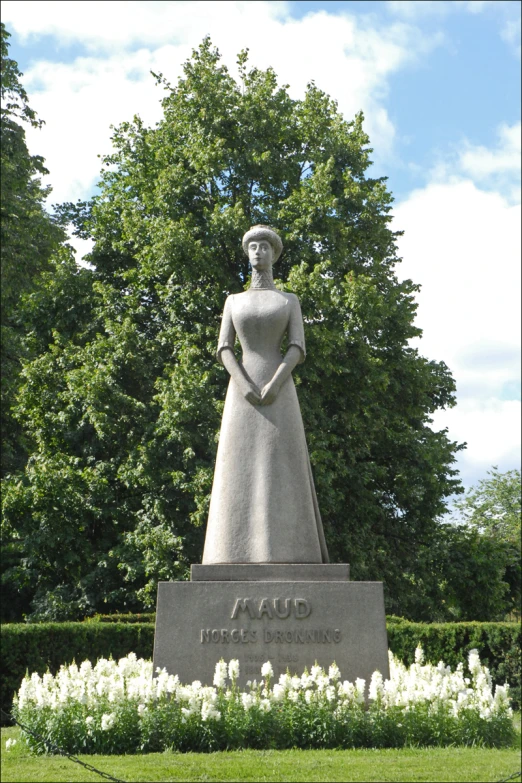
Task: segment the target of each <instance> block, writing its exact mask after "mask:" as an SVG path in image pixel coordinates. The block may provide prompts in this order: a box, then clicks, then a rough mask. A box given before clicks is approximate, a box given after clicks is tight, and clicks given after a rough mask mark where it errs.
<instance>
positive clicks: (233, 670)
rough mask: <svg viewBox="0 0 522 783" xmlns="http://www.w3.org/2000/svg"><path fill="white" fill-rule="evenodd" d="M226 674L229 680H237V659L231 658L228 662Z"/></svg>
mask: <svg viewBox="0 0 522 783" xmlns="http://www.w3.org/2000/svg"><path fill="white" fill-rule="evenodd" d="M228 676H229V677H230V679H231V680H237V678H238V677H239V661H238V660H237V658H232V660H231V661H229V663H228Z"/></svg>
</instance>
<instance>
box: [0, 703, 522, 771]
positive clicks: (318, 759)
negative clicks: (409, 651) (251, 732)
mask: <svg viewBox="0 0 522 783" xmlns="http://www.w3.org/2000/svg"><path fill="white" fill-rule="evenodd" d="M518 720H520V718H518ZM9 737H12V738H14V739H18V740H19V738H20V731H19V729H18V728H7V729H2V770H1V779H2V781H3V783H7V781H19V782H20V783H26V782H27V783H32V782H33V781H53V782H54V781H57V782H58V781H59V782H61V781H64V783H72V781H95V780H97V781H101V780H102V779H103V778H101V777H100V776H99V775H96V774H95V773H94V772H89V771H87V770H86V769H84V768H83V767H80V765H79V764H74V763H73V762H72V761H70V760H69V759H67V758H64V757H61V756H32V755H31V754H30V753H29V751H28V750H27V749H26V748H25V746H24V745H22V744H21V743H20V742H19V743H18V744H17V745H15V747H14V748H12V749H11V750H10V751H9V752H6V750H5V741H6V740H7V739H8V738H9ZM81 758H83V760H84V761H86V762H87V763H89V764H92V765H93V766H94V767H97V768H98V769H100V770H102V771H103V772H108V773H109V774H111V775H113V776H114V777H117V778H120V779H121V780H124V781H171V780H172V781H174V780H179V781H196V780H199V781H214V780H216V781H218V780H223V781H226V780H230V781H323V780H324V781H357V780H359V781H404V782H405V783H406V781H436V782H437V783H438V782H439V781H441V783H442V781H498V780H502V779H503V778H506V777H508V776H509V775H512V774H513V773H514V772H517V771H518V770H520V736H519V737H518V742H517V746H514V747H513V748H508V749H504V750H491V749H488V748H430V749H426V750H425V749H422V748H421V749H413V750H339V751H336V750H306V751H303V750H286V751H276V750H269V751H254V750H245V751H234V752H230V753H184V754H181V753H169V752H166V753H150V754H148V755H144V756H82V757H81ZM516 781H520V776H519V777H517V778H514V779H513V783H516Z"/></svg>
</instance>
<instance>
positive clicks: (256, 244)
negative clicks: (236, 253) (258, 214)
mask: <svg viewBox="0 0 522 783" xmlns="http://www.w3.org/2000/svg"><path fill="white" fill-rule="evenodd" d="M242 244H243V250H244V251H245V253H246V255H247V256H248V259H249V261H250V263H251V265H252V268H253V269H258V270H262V269H268V268H269V267H271V266H272V264H275V262H276V261H277V259H278V258H279V256H280V255H281V253H282V252H283V243H282V242H281V237H280V236H279V234H277V233H276V232H275V231H274V229H273V228H270V226H261V225H259V226H253V227H252V228H251V229H250V230H249V231H247V232H246V234H245V236H244V237H243V243H242Z"/></svg>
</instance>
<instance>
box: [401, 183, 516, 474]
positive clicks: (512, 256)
mask: <svg viewBox="0 0 522 783" xmlns="http://www.w3.org/2000/svg"><path fill="white" fill-rule="evenodd" d="M394 215H395V218H394V222H393V227H394V228H395V229H403V230H405V234H404V236H403V237H401V238H400V239H399V241H398V244H399V255H400V256H402V258H403V262H402V263H401V264H400V265H399V267H398V270H397V271H398V274H399V276H400V277H401V279H404V278H411V279H412V280H413V281H414V282H416V283H420V284H421V285H422V289H421V291H420V292H419V293H418V294H417V297H416V298H417V302H418V305H419V309H418V313H417V320H416V323H417V325H418V326H419V327H420V328H422V329H423V332H424V334H423V337H422V339H420V340H415V341H414V344H415V345H416V347H418V349H419V351H420V352H421V353H422V354H423V355H424V356H426V357H427V358H429V359H433V360H438V361H440V360H442V361H444V362H446V364H447V365H448V366H449V368H450V370H451V372H452V374H453V377H454V378H455V380H456V383H457V400H458V403H457V406H456V407H455V408H453V409H451V410H448V411H438V412H437V414H436V416H435V420H434V426H435V427H436V428H437V429H439V428H443V427H448V428H449V436H450V438H451V439H452V440H458V441H460V442H462V441H467V443H468V448H467V450H466V451H465V452H464V453H463V454H461V456H460V457H459V468H460V470H461V473H462V476H463V478H464V480H465V481H466V482H468V483H473V482H474V481H476V480H478V478H481V477H482V476H483V475H485V471H486V469H487V468H488V467H491V465H494V464H498V465H499V466H501V468H502V469H508V468H510V467H515V466H518V465H519V464H520V401H519V400H515V399H511V400H509V399H502V398H503V397H505V396H506V394H507V391H506V390H514V389H515V388H516V386H517V381H519V379H520V322H521V316H520V253H521V248H520V205H519V204H518V205H512V204H510V203H509V202H508V201H507V200H506V199H505V198H503V197H502V196H501V195H500V194H498V193H494V192H488V191H485V190H482V189H480V188H479V187H478V186H477V185H476V184H475V183H474V182H472V181H471V180H469V179H457V178H452V179H449V180H447V181H446V182H431V183H429V184H428V185H427V186H426V187H425V188H424V189H422V190H417V191H414V192H413V193H411V194H410V196H409V197H408V198H407V199H406V200H405V201H403V202H402V203H400V204H398V205H397V207H396V208H395V210H394Z"/></svg>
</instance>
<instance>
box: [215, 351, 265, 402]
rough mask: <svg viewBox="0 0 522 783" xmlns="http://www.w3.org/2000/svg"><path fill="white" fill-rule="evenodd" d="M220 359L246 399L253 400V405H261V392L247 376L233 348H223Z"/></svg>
mask: <svg viewBox="0 0 522 783" xmlns="http://www.w3.org/2000/svg"><path fill="white" fill-rule="evenodd" d="M220 360H221V364H222V365H223V367H225V369H226V370H227V371H228V373H229V375H230V377H231V378H232V380H233V381H234V383H235V384H236V386H237V387H238V389H239V391H240V393H241V394H242V395H243V397H244V398H245V400H248V402H251V403H252V405H260V404H261V393H260V391H259V389H258V388H257V386H256V385H255V384H253V383H252V381H249V380H248V378H247V377H246V375H245V373H244V372H243V369H242V367H241V365H240V364H239V362H238V360H237V359H236V357H235V354H234V351H233V350H232V348H229V347H227V348H223V349H222V350H221V352H220Z"/></svg>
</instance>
